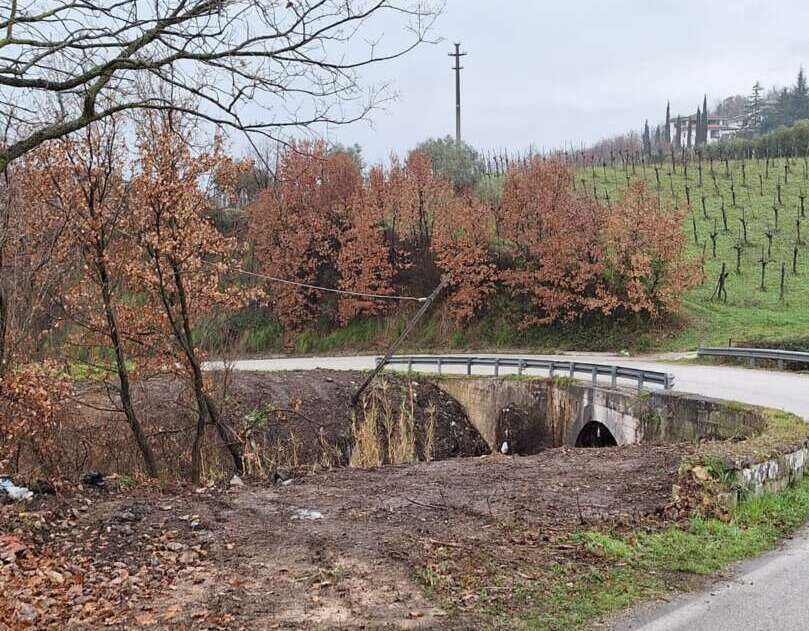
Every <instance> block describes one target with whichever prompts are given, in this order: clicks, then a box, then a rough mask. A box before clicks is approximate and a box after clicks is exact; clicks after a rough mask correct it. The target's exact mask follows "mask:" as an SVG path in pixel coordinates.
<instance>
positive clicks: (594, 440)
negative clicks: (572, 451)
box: [576, 421, 618, 448]
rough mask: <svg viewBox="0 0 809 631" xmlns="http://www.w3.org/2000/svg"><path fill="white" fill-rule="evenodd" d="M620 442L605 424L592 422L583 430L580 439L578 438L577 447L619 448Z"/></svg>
mask: <svg viewBox="0 0 809 631" xmlns="http://www.w3.org/2000/svg"><path fill="white" fill-rule="evenodd" d="M617 446H618V441H617V440H615V436H613V435H612V432H611V431H610V430H609V428H608V427H607V426H606V425H604V423H599V422H598V421H590V422H589V423H587V425H585V426H584V427H582V428H581V431H580V432H579V435H578V437H577V438H576V447H591V448H603V447H617Z"/></svg>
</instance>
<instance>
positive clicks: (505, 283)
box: [248, 144, 696, 330]
mask: <svg viewBox="0 0 809 631" xmlns="http://www.w3.org/2000/svg"><path fill="white" fill-rule="evenodd" d="M572 178H573V172H572V170H571V169H570V168H568V167H567V166H565V165H563V164H561V163H559V162H555V161H545V160H542V159H539V158H537V159H534V160H533V161H532V162H530V163H529V164H528V165H527V166H525V167H524V168H518V169H514V170H512V171H511V172H510V173H509V174H508V175H507V176H506V178H505V181H504V183H503V193H502V196H501V199H500V201H499V203H497V204H496V205H492V206H489V205H486V204H484V203H483V202H481V201H479V200H478V199H476V198H474V197H473V196H471V195H469V194H467V193H466V192H464V191H460V192H457V191H455V190H454V189H453V186H452V183H451V182H450V180H449V179H447V178H443V177H440V176H438V175H437V174H436V173H434V172H433V169H432V166H431V162H430V159H429V157H428V156H426V155H425V154H422V153H418V152H413V153H411V154H410V155H409V156H408V157H407V159H406V160H405V161H404V162H403V163H401V162H399V161H398V160H397V159H395V158H394V159H393V160H392V164H391V166H390V167H389V168H388V169H386V170H383V169H382V168H373V169H371V170H370V172H369V174H368V177H367V178H365V179H363V177H362V175H361V174H360V172H359V170H358V169H357V167H356V166H355V165H354V163H353V162H352V160H351V159H350V158H349V157H348V156H347V155H345V154H341V153H340V154H333V155H330V154H329V153H328V151H327V150H326V148H325V147H324V146H323V145H318V144H306V145H298V146H297V147H296V148H295V149H293V150H290V151H288V152H287V153H285V154H284V156H283V157H282V159H281V160H280V165H279V170H278V178H277V179H278V182H277V185H275V186H273V187H271V188H269V189H267V190H265V191H264V192H263V193H261V194H260V196H259V197H258V199H257V200H256V201H255V202H254V203H253V204H252V205H251V206H250V207H249V209H248V210H249V227H250V230H249V235H250V241H251V242H252V244H253V245H254V248H255V249H254V255H255V264H256V266H257V267H258V268H259V269H260V270H261V271H262V272H263V273H265V274H268V275H271V276H276V277H282V278H286V279H290V280H296V281H299V282H301V283H306V284H311V285H320V286H327V287H331V288H335V289H346V290H351V291H360V292H367V293H373V294H382V295H425V294H426V293H428V292H429V290H430V289H432V288H433V287H434V286H435V285H437V284H438V282H439V279H440V278H441V276H442V275H448V276H449V278H450V287H451V289H450V294H449V298H448V305H449V312H450V315H451V317H452V318H453V319H454V320H456V321H457V322H459V323H463V322H465V321H468V320H470V319H472V318H474V317H476V316H477V315H479V314H480V313H481V312H483V311H484V310H485V309H486V307H487V304H488V303H487V301H488V300H489V299H491V298H493V297H494V296H495V295H503V296H506V297H507V298H508V299H509V300H510V301H511V303H512V304H513V305H514V309H515V311H516V312H517V318H518V320H519V322H518V323H519V325H521V326H523V327H530V326H536V325H545V324H551V323H554V322H559V321H568V320H571V319H575V318H580V317H582V316H584V315H586V314H591V313H599V314H603V315H608V316H609V315H625V314H632V313H642V314H646V315H648V316H650V317H652V318H657V317H660V316H663V315H665V314H668V313H672V312H674V311H676V310H677V309H678V307H679V301H680V297H681V295H682V293H683V291H684V290H685V289H686V288H688V287H689V286H691V285H692V284H693V282H694V280H695V278H696V274H695V268H694V266H693V265H692V264H691V263H689V262H688V261H687V259H686V242H685V237H684V235H683V233H682V224H683V216H684V215H683V210H682V209H677V208H673V207H670V206H667V205H665V204H664V205H660V204H659V202H658V199H657V196H656V195H654V194H648V193H647V191H646V189H645V187H644V185H643V184H641V183H637V184H634V185H633V186H631V187H630V189H629V192H628V194H627V195H626V197H625V198H624V199H623V200H621V201H620V202H619V203H618V204H615V205H613V207H612V208H608V207H606V206H604V205H603V204H601V203H599V202H597V201H595V200H593V199H592V198H591V197H589V196H587V195H583V194H581V193H579V192H577V191H575V190H574V189H573V186H572ZM272 300H273V305H274V312H275V314H276V316H277V317H278V318H279V320H280V321H281V322H282V324H283V325H284V327H285V328H286V329H287V330H300V329H302V328H304V327H306V326H307V325H308V324H310V323H312V322H315V321H318V320H321V321H322V320H323V319H324V318H325V319H326V320H331V321H338V322H339V323H340V324H346V323H347V322H349V321H350V320H352V319H354V318H356V317H364V316H375V315H379V314H382V313H384V312H385V311H386V310H388V309H391V308H392V307H391V304H390V303H386V302H382V301H375V300H366V299H357V298H355V297H352V296H342V297H340V298H339V300H337V301H334V300H328V299H324V297H323V295H322V294H321V293H319V292H316V291H314V290H310V289H305V288H300V287H294V286H282V287H273V288H272Z"/></svg>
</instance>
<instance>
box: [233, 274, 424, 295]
mask: <svg viewBox="0 0 809 631" xmlns="http://www.w3.org/2000/svg"><path fill="white" fill-rule="evenodd" d="M234 271H236V272H239V273H240V274H245V275H246V276H253V277H255V278H261V279H263V280H269V281H272V282H274V283H282V284H284V285H295V286H296V287H305V288H307V289H314V290H316V291H325V292H329V293H332V294H342V295H345V296H356V297H360V298H372V299H374V300H400V301H410V302H426V301H427V297H424V298H416V297H414V296H386V295H383V294H369V293H364V292H360V291H347V290H344V289H332V288H331V287H319V286H318V285H309V284H307V283H300V282H297V281H294V280H287V279H285V278H278V277H276V276H267V275H266V274H258V273H256V272H248V271H247V270H245V269H241V268H236V269H235V270H234Z"/></svg>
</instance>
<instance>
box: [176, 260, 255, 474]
mask: <svg viewBox="0 0 809 631" xmlns="http://www.w3.org/2000/svg"><path fill="white" fill-rule="evenodd" d="M172 270H173V272H174V283H175V285H176V287H177V297H178V298H179V301H180V312H181V316H182V320H183V321H182V331H177V330H176V329H175V333H179V334H180V335H181V339H180V342H181V346H182V347H183V350H184V352H185V355H186V358H187V359H188V363H189V365H190V366H191V371H192V374H193V381H194V393H195V396H196V399H197V405H199V406H200V417H210V419H211V422H212V423H213V424H214V426H215V427H216V431H217V433H218V434H219V437H220V438H221V439H222V442H223V443H224V445H225V448H226V449H227V450H228V452H230V456H231V458H232V460H233V466H234V468H235V469H236V472H237V473H239V474H240V475H241V474H242V473H243V471H244V463H243V459H242V450H241V445H240V443H239V442H238V441H236V440H235V438H236V437H235V436H233V435H232V434H233V433H232V432H231V431H230V430H229V429H228V428H227V427H226V426H225V424H224V423H223V422H222V417H221V416H220V414H219V410H218V409H217V407H216V404H215V403H214V401H213V399H211V398H210V397H209V396H208V394H207V393H206V392H205V381H204V379H203V377H202V367H201V366H200V362H199V358H198V357H197V353H196V351H195V350H194V341H193V336H192V332H191V318H190V313H189V309H188V299H187V296H186V293H185V284H184V283H183V277H182V273H181V272H180V269H179V267H178V266H177V265H176V264H175V263H174V262H172ZM197 431H198V432H199V426H198V428H197ZM197 439H199V440H201V437H199V436H198V437H196V438H195V440H194V443H195V446H196V442H197Z"/></svg>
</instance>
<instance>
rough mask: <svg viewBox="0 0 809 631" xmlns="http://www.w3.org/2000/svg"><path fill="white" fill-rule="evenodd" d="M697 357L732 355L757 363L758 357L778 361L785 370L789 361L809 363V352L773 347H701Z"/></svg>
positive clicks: (732, 356) (779, 365) (731, 356)
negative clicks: (782, 349)
mask: <svg viewBox="0 0 809 631" xmlns="http://www.w3.org/2000/svg"><path fill="white" fill-rule="evenodd" d="M697 357H730V358H733V359H746V360H748V361H749V362H750V363H751V364H755V363H756V360H757V359H764V360H768V361H776V362H778V367H779V368H780V369H782V370H783V368H784V366H785V365H786V363H787V362H792V363H796V364H807V365H809V353H801V352H799V351H781V350H776V349H771V348H733V347H728V348H700V349H698V350H697Z"/></svg>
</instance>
